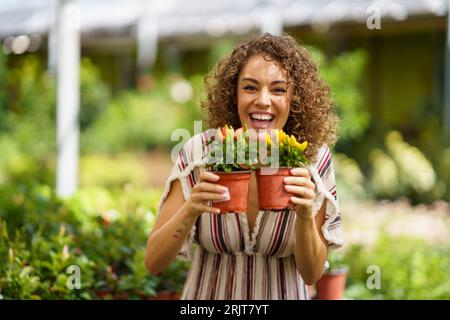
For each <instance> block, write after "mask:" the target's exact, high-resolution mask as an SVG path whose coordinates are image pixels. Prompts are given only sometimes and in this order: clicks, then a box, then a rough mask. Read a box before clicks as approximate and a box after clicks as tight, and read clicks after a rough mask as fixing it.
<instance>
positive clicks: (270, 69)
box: [237, 55, 291, 130]
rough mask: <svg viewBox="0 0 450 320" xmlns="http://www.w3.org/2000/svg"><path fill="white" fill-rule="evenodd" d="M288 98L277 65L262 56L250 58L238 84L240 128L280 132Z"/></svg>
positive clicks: (282, 71) (286, 89)
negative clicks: (276, 130)
mask: <svg viewBox="0 0 450 320" xmlns="http://www.w3.org/2000/svg"><path fill="white" fill-rule="evenodd" d="M267 60H269V61H267ZM290 96H291V90H290V88H289V85H288V77H287V74H286V71H285V70H284V69H283V68H282V67H281V65H280V64H279V63H278V62H276V61H274V60H271V59H269V58H268V57H265V58H264V57H263V55H254V56H252V57H250V58H249V59H248V61H247V63H246V64H245V65H244V67H243V68H242V70H241V73H240V75H239V79H238V84H237V104H238V113H239V119H240V120H241V124H242V125H247V127H248V128H253V129H256V130H258V129H283V127H284V125H285V124H286V122H287V119H288V116H289V109H290V103H291V99H290Z"/></svg>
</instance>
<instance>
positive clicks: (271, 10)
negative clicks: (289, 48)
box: [260, 5, 283, 36]
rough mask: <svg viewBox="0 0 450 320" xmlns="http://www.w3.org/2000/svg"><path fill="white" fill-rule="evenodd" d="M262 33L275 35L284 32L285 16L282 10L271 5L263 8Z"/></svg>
mask: <svg viewBox="0 0 450 320" xmlns="http://www.w3.org/2000/svg"><path fill="white" fill-rule="evenodd" d="M260 28H261V33H266V32H268V33H270V34H272V35H274V36H281V35H282V34H283V17H282V15H281V11H280V10H279V9H278V8H277V7H275V6H271V5H267V6H265V7H263V8H262V14H261V27H260Z"/></svg>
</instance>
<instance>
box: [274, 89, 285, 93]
mask: <svg viewBox="0 0 450 320" xmlns="http://www.w3.org/2000/svg"><path fill="white" fill-rule="evenodd" d="M273 91H275V92H276V93H285V92H286V89H284V88H275V89H273Z"/></svg>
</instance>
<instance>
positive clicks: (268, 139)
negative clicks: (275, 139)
mask: <svg viewBox="0 0 450 320" xmlns="http://www.w3.org/2000/svg"><path fill="white" fill-rule="evenodd" d="M266 144H267V146H270V145H271V144H272V139H270V136H269V135H268V134H267V133H266Z"/></svg>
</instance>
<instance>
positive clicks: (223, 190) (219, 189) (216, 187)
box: [193, 182, 228, 193]
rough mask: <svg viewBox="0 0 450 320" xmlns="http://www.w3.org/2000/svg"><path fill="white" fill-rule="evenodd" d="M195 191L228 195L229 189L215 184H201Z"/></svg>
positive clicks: (198, 184)
mask: <svg viewBox="0 0 450 320" xmlns="http://www.w3.org/2000/svg"><path fill="white" fill-rule="evenodd" d="M193 191H194V192H202V191H209V192H217V193H227V192H228V188H227V187H224V186H221V185H218V184H215V183H209V182H200V183H197V184H196V185H195V186H194V188H193Z"/></svg>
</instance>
